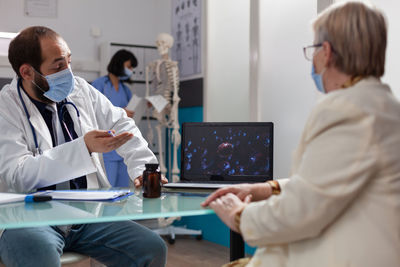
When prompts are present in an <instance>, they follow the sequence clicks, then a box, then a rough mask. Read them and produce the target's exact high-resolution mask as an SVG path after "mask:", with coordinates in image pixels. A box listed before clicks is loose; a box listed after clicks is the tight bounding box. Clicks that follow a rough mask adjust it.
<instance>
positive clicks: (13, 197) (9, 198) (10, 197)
mask: <svg viewBox="0 0 400 267" xmlns="http://www.w3.org/2000/svg"><path fill="white" fill-rule="evenodd" d="M25 197H26V195H25V194H13V193H0V204H4V203H12V202H18V201H24V200H25Z"/></svg>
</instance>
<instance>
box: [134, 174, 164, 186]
mask: <svg viewBox="0 0 400 267" xmlns="http://www.w3.org/2000/svg"><path fill="white" fill-rule="evenodd" d="M161 183H162V184H167V183H168V179H167V178H165V176H164V175H162V174H161ZM133 184H134V185H135V187H136V188H139V187H141V186H142V185H143V177H142V176H141V175H140V176H139V177H136V178H135V180H133Z"/></svg>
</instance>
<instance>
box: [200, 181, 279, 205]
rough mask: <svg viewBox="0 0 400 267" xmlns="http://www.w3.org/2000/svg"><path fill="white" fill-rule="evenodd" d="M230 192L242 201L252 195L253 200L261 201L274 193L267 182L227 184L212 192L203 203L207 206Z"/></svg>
mask: <svg viewBox="0 0 400 267" xmlns="http://www.w3.org/2000/svg"><path fill="white" fill-rule="evenodd" d="M228 193H232V194H234V195H236V196H237V197H238V198H239V199H240V200H241V201H244V199H245V198H246V197H247V196H250V199H251V201H259V200H263V199H267V198H269V197H270V196H271V194H272V189H271V186H270V185H269V184H267V183H257V184H238V185H232V186H227V187H224V188H221V189H218V190H217V191H215V192H214V193H212V194H211V195H210V196H208V198H207V199H206V200H205V201H204V202H203V203H201V205H202V206H203V207H206V206H208V205H209V204H210V203H211V202H212V201H214V200H215V199H217V198H220V197H222V196H224V195H226V194H228Z"/></svg>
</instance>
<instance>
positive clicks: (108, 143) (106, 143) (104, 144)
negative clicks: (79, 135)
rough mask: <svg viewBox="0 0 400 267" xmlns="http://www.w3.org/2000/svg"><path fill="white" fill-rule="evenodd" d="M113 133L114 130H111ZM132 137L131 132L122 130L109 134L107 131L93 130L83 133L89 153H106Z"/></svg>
mask: <svg viewBox="0 0 400 267" xmlns="http://www.w3.org/2000/svg"><path fill="white" fill-rule="evenodd" d="M112 132H113V133H115V131H114V130H112ZM132 137H133V134H132V133H128V132H124V133H121V134H118V135H116V136H111V135H110V134H109V133H108V131H101V130H93V131H90V132H88V133H86V134H85V136H84V140H85V144H86V146H87V148H88V150H89V152H90V153H92V152H98V153H106V152H110V151H112V150H114V149H117V148H119V147H120V146H122V145H123V144H125V143H126V142H128V141H129V139H131V138H132Z"/></svg>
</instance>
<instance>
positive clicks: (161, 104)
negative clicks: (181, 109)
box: [146, 95, 168, 113]
mask: <svg viewBox="0 0 400 267" xmlns="http://www.w3.org/2000/svg"><path fill="white" fill-rule="evenodd" d="M146 99H147V100H148V101H149V102H150V103H151V104H152V105H153V107H154V108H155V109H156V110H157V112H158V113H160V112H161V111H162V110H163V109H164V108H165V106H166V105H167V104H168V101H167V100H166V99H165V98H164V97H163V96H162V95H152V96H148V97H146Z"/></svg>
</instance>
